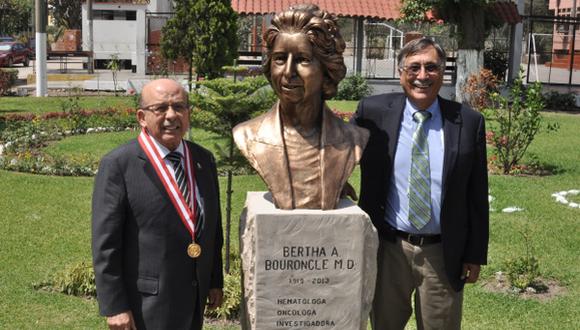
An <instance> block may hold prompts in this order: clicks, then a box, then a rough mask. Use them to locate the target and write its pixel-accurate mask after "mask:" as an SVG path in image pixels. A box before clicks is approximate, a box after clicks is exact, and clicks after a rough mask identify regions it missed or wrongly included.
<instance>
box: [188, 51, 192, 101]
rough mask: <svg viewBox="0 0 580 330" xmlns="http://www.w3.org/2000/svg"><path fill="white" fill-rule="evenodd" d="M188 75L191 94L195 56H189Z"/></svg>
mask: <svg viewBox="0 0 580 330" xmlns="http://www.w3.org/2000/svg"><path fill="white" fill-rule="evenodd" d="M188 71H189V72H188V75H187V87H188V88H189V92H190V93H191V81H192V80H193V76H192V72H191V71H193V55H190V56H189V68H188Z"/></svg>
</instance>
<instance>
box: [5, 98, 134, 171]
mask: <svg viewBox="0 0 580 330" xmlns="http://www.w3.org/2000/svg"><path fill="white" fill-rule="evenodd" d="M136 128H138V124H137V122H136V120H135V110H134V109H121V110H116V109H112V108H108V109H105V110H75V109H72V110H71V111H64V112H50V113H45V114H42V115H37V114H25V115H21V114H10V115H6V116H0V168H2V169H5V170H11V171H19V172H29V173H37V174H47V175H63V176H66V175H69V176H92V175H94V174H95V173H96V170H97V166H98V162H99V160H98V159H96V158H95V157H91V156H81V157H65V156H59V155H56V156H55V155H48V154H46V153H45V152H43V150H42V149H43V148H44V147H46V146H47V145H48V144H49V143H52V142H54V141H58V140H60V139H62V138H64V137H67V136H72V135H80V134H92V133H100V132H116V131H122V130H132V129H136Z"/></svg>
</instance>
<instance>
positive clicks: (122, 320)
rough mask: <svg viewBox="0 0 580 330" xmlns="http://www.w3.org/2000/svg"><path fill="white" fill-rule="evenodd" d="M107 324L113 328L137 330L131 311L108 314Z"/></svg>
mask: <svg viewBox="0 0 580 330" xmlns="http://www.w3.org/2000/svg"><path fill="white" fill-rule="evenodd" d="M107 325H108V326H109V329H111V330H137V327H136V326H135V321H134V320H133V313H131V311H127V312H123V313H121V314H117V315H113V316H107Z"/></svg>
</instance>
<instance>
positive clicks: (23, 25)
mask: <svg viewBox="0 0 580 330" xmlns="http://www.w3.org/2000/svg"><path fill="white" fill-rule="evenodd" d="M31 9H32V7H31V3H30V2H29V1H22V0H20V1H19V0H0V35H14V34H17V33H21V32H24V31H27V30H28V26H29V22H30V15H31Z"/></svg>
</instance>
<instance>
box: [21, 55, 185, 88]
mask: <svg viewBox="0 0 580 330" xmlns="http://www.w3.org/2000/svg"><path fill="white" fill-rule="evenodd" d="M13 69H17V70H18V79H19V81H20V84H17V86H16V88H17V90H18V94H20V95H24V94H29V95H30V94H32V95H33V94H34V93H35V91H36V83H30V84H28V83H27V78H28V77H29V76H32V77H33V78H34V79H35V62H34V61H32V62H31V63H30V66H29V67H21V66H15V67H13ZM46 73H47V80H48V81H47V89H48V90H54V89H72V88H80V89H83V90H89V91H113V90H114V89H115V85H114V82H113V74H112V72H111V71H110V70H95V73H93V74H88V72H87V70H86V69H83V68H82V64H80V63H68V64H67V66H66V70H64V69H63V68H62V66H61V65H60V63H58V62H48V63H47V72H46ZM157 78H161V77H160V76H155V75H138V74H136V73H133V72H131V70H121V71H119V72H117V91H123V92H126V91H129V90H131V89H133V90H134V91H135V92H138V93H139V92H141V89H142V87H143V85H145V84H146V83H147V82H149V81H151V80H154V79H157ZM167 78H170V79H175V80H177V81H180V82H181V83H182V84H183V85H184V86H187V76H186V75H169V76H167Z"/></svg>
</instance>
